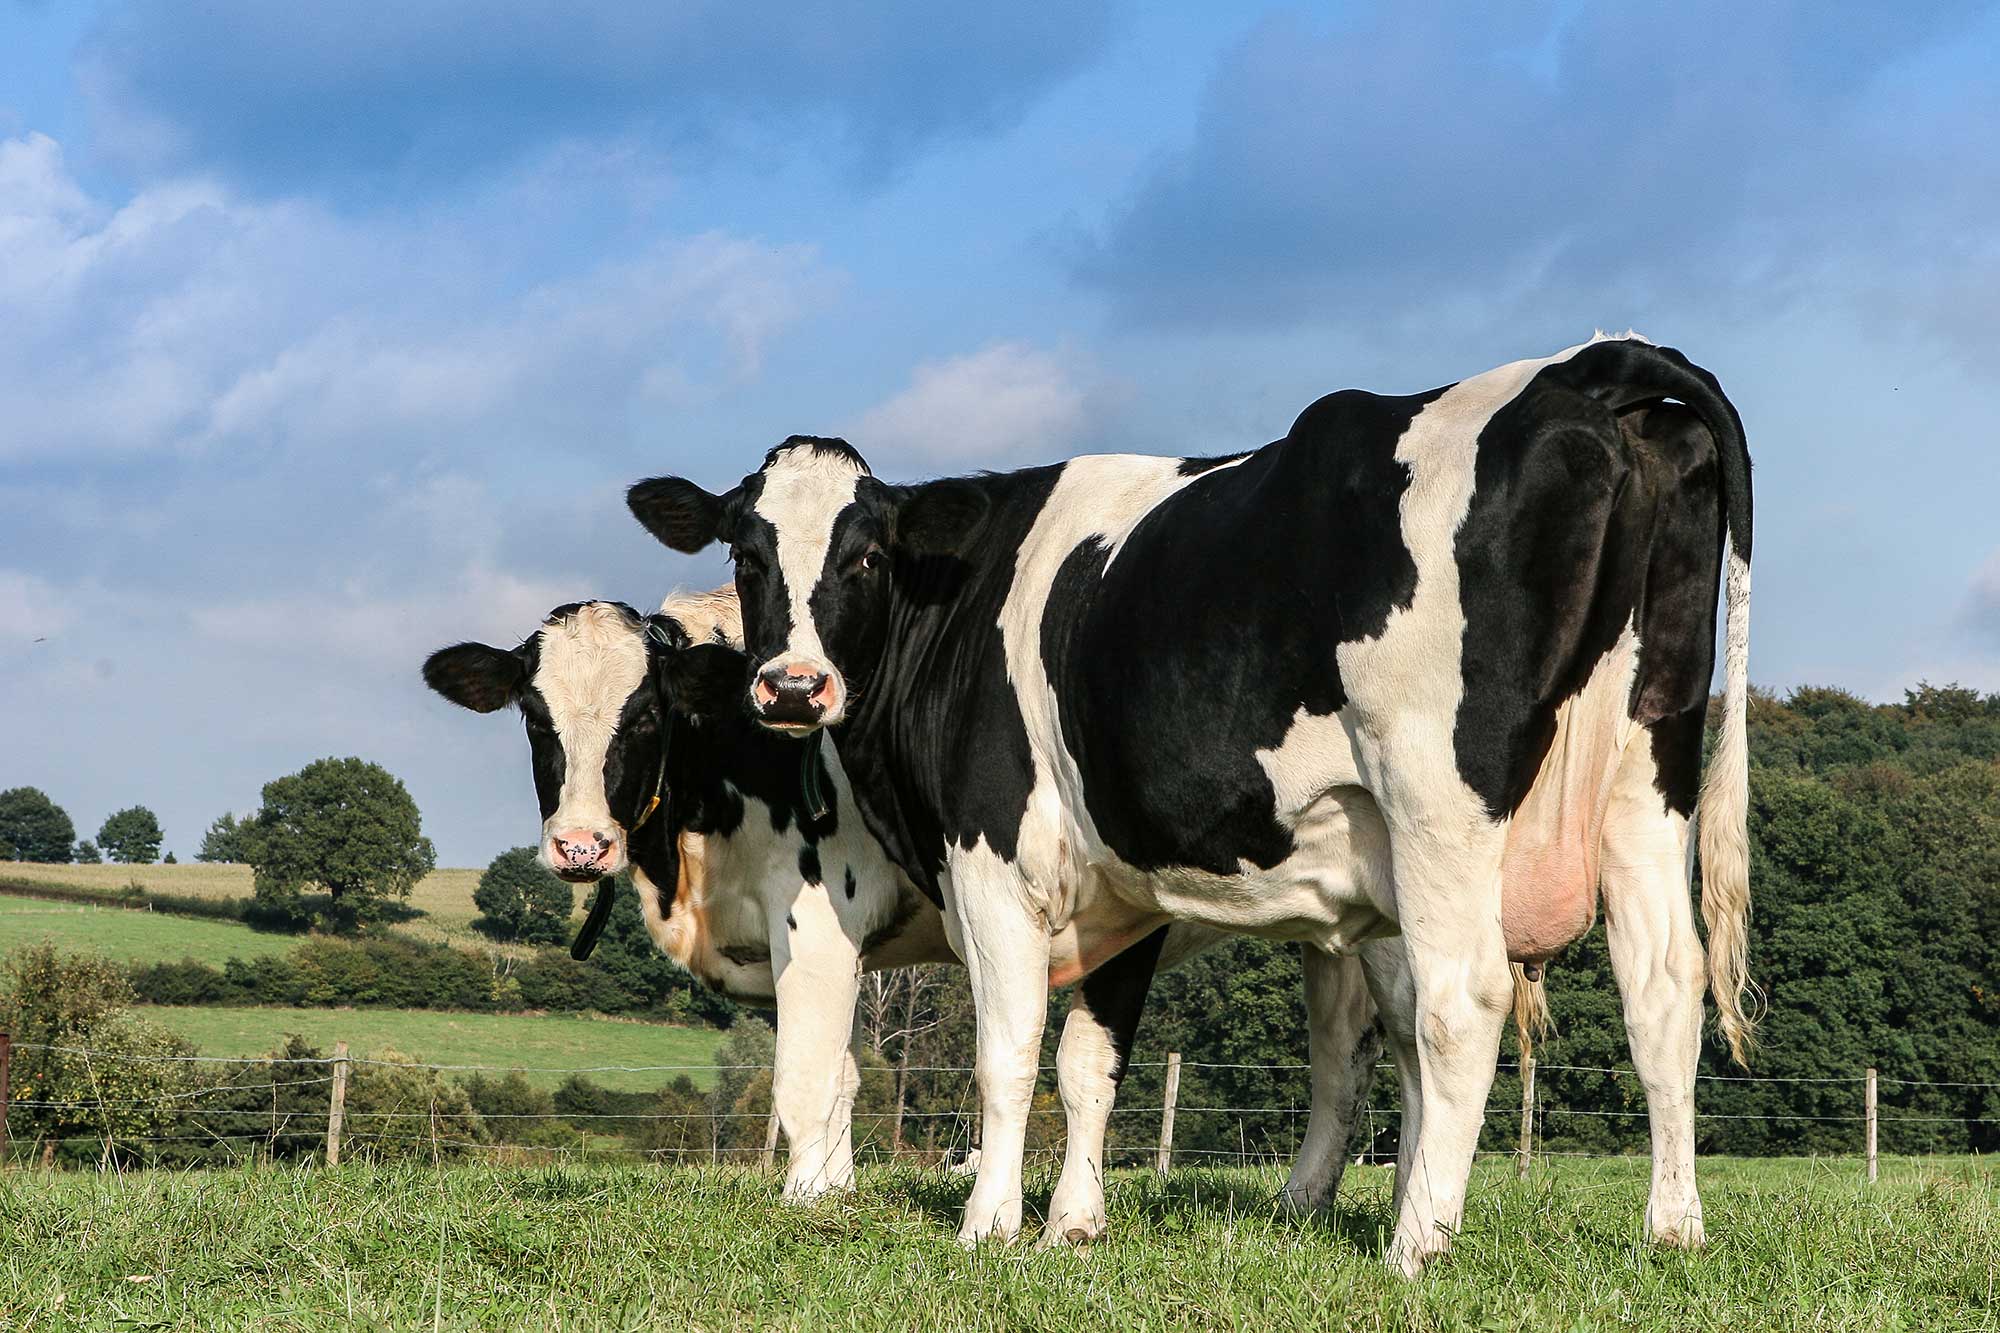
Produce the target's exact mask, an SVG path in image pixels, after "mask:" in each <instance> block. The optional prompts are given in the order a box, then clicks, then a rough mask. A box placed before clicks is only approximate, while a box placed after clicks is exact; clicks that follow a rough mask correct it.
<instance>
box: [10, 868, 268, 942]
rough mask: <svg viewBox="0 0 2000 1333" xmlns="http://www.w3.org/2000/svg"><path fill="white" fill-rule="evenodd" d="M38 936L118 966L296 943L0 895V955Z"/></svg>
mask: <svg viewBox="0 0 2000 1333" xmlns="http://www.w3.org/2000/svg"><path fill="white" fill-rule="evenodd" d="M91 868H92V869H95V867H91ZM44 938H47V939H51V940H54V941H55V942H56V944H57V945H58V946H60V947H62V948H65V949H87V950H90V951H91V952H93V953H101V954H103V955H104V956H105V957H107V958H110V959H113V960H114V961H116V962H121V963H154V962H163V961H165V962H172V961H177V960H179V959H182V958H197V959H200V960H201V961H202V962H204V963H208V964H210V965H211V966H215V967H220V966H221V965H222V963H223V961H224V960H226V959H229V958H256V957H261V956H263V955H265V954H282V953H290V952H291V951H292V950H293V949H295V948H297V947H298V943H299V937H298V936H296V935H281V934H274V933H271V932H267V931H260V930H252V929H250V927H248V926H246V925H244V924H242V923H241V922H238V921H210V920H205V919H203V918H200V917H187V916H171V915H168V914H167V913H164V912H135V911H133V910H131V909H130V908H125V907H91V906H88V905H86V904H82V903H59V902H49V901H47V900H44V899H39V898H14V897H8V896H6V895H4V894H0V953H5V952H6V951H7V950H9V949H12V948H14V947H16V946H17V945H22V944H35V943H38V942H40V941H41V940H42V939H44Z"/></svg>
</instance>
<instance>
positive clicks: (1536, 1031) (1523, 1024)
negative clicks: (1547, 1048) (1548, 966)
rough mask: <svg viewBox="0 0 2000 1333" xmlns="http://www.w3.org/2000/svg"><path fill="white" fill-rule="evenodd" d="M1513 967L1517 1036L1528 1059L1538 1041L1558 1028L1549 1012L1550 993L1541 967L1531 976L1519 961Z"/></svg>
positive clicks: (1523, 1056)
mask: <svg viewBox="0 0 2000 1333" xmlns="http://www.w3.org/2000/svg"><path fill="white" fill-rule="evenodd" d="M1513 969H1514V1036H1515V1038H1516V1040H1518V1041H1519V1042H1520V1044H1521V1058H1522V1059H1523V1060H1525V1059H1527V1058H1528V1057H1529V1056H1531V1055H1533V1054H1534V1053H1535V1043H1536V1042H1538V1041H1540V1040H1541V1039H1542V1038H1544V1037H1546V1036H1548V1035H1549V1033H1550V1032H1552V1031H1554V1030H1555V1017H1554V1016H1553V1015H1552V1014H1550V1013H1549V993H1548V991H1547V990H1546V989H1545V988H1544V987H1543V985H1542V972H1541V969H1540V968H1536V969H1535V974H1534V975H1533V976H1532V977H1531V976H1529V975H1528V970H1527V969H1526V968H1525V967H1523V966H1521V965H1520V964H1519V963H1515V964H1514V965H1513Z"/></svg>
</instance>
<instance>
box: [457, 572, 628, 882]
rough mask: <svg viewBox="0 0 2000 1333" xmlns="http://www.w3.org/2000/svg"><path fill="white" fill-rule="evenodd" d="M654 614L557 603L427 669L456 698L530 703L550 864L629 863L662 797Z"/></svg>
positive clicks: (483, 704) (597, 873)
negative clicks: (526, 624)
mask: <svg viewBox="0 0 2000 1333" xmlns="http://www.w3.org/2000/svg"><path fill="white" fill-rule="evenodd" d="M647 633H648V624H647V622H646V621H644V620H642V619H641V618H640V617H639V615H638V613H637V612H635V611H634V610H632V608H630V607H628V606H625V605H623V604H622V603H617V602H583V603H577V604H573V605H569V606H562V607H558V608H556V610H554V611H553V612H551V613H550V614H549V617H548V619H547V620H545V621H544V622H543V623H542V626H541V628H540V629H539V630H537V631H536V632H535V633H534V634H533V635H532V636H530V637H529V638H528V640H527V641H526V642H524V643H523V644H522V645H521V646H520V647H519V648H517V649H514V650H513V651H512V652H507V651H504V650H502V649H498V648H489V647H487V646H486V645H484V644H459V645H458V646H456V647H453V648H446V649H443V650H441V651H440V652H437V653H434V654H433V655H432V656H431V658H430V660H429V661H428V662H426V663H425V664H424V679H425V680H426V681H427V682H428V683H429V684H430V686H431V688H432V689H434V690H436V691H437V692H438V693H440V694H442V695H444V696H445V697H446V698H447V699H450V700H451V701H452V702H454V703H457V704H460V705H462V706H464V707H466V708H470V709H473V710H474V711H476V712H481V713H488V712H493V711H495V710H497V709H499V708H503V707H505V706H506V705H508V704H510V703H511V704H514V705H515V706H517V707H518V708H519V709H520V710H521V716H522V718H523V720H524V721H525V723H526V725H527V731H528V747H529V751H530V755H531V758H532V761H533V764H534V774H535V795H536V797H537V798H538V800H539V801H540V803H541V809H542V832H541V838H540V840H539V843H540V854H541V860H542V863H543V864H544V865H546V866H548V868H549V869H551V870H553V871H554V872H555V873H556V874H558V875H560V876H562V877H563V878H564V879H567V880H570V881H572V882H577V883H590V882H592V881H595V880H598V879H601V878H603V877H604V876H606V875H615V874H617V873H618V872H619V871H621V870H623V869H624V868H625V867H626V866H627V865H628V864H629V863H630V850H629V840H630V834H631V831H632V830H633V829H634V828H635V827H637V826H638V824H639V823H640V822H641V821H643V820H644V819H645V818H646V816H647V815H648V814H649V813H650V812H651V810H652V808H653V803H654V797H656V796H658V795H659V785H660V774H661V769H662V761H663V759H664V756H665V747H666V743H667V727H666V715H665V714H666V708H665V702H664V700H663V697H662V694H661V689H660V688H659V685H658V683H657V682H656V679H655V672H654V661H655V658H654V653H653V651H652V648H651V645H650V641H649V639H648V637H647Z"/></svg>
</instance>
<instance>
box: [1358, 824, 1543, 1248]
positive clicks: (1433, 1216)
mask: <svg viewBox="0 0 2000 1333" xmlns="http://www.w3.org/2000/svg"><path fill="white" fill-rule="evenodd" d="M1440 804H1441V805H1442V806H1443V808H1442V809H1436V808H1432V809H1422V808H1420V809H1418V810H1415V811H1410V810H1406V811H1402V812H1400V816H1401V817H1400V819H1398V820H1392V823H1391V826H1390V827H1391V834H1390V836H1391V839H1392V843H1393V856H1394V860H1395V867H1396V905H1397V915H1398V918H1399V920H1400V921H1401V924H1402V927H1403V939H1404V942H1405V944H1406V945H1407V947H1408V959H1409V966H1410V975H1411V978H1412V981H1413V983H1414V994H1415V1001H1416V1002H1415V1019H1416V1045H1417V1062H1418V1066H1419V1077H1420V1078H1421V1080H1422V1085H1423V1114H1422V1117H1421V1120H1420V1122H1419V1124H1418V1129H1417V1134H1416V1147H1415V1152H1414V1153H1413V1154H1412V1156H1411V1158H1410V1169H1409V1171H1408V1172H1407V1179H1404V1180H1401V1181H1399V1191H1400V1193H1401V1195H1402V1203H1401V1207H1400V1208H1399V1209H1398V1212H1397V1220H1396V1233H1395V1236H1394V1238H1393V1239H1392V1240H1391V1241H1390V1245H1389V1252H1388V1254H1387V1255H1386V1258H1387V1260H1388V1263H1389V1265H1390V1266H1391V1267H1392V1268H1396V1269H1399V1270H1401V1271H1402V1272H1403V1273H1405V1274H1406V1275H1409V1276H1412V1277H1414V1276H1415V1275H1416V1274H1417V1272H1418V1271H1419V1270H1420V1269H1421V1268H1422V1267H1423V1266H1424V1263H1425V1261H1426V1260H1428V1259H1429V1258H1430V1257H1431V1256H1433V1255H1436V1254H1441V1253H1443V1252H1444V1251H1445V1250H1446V1249H1448V1248H1449V1247H1450V1245H1451V1239H1452V1237H1453V1236H1454V1235H1456V1234H1457V1232H1458V1229H1459V1226H1460V1224H1461V1222H1462V1221H1463V1219H1464V1215H1465V1195H1466V1187H1467V1184H1468V1182H1469V1180H1470V1178H1471V1175H1472V1160H1473V1155H1474V1153H1475V1152H1476V1151H1477V1150H1478V1147H1479V1131H1480V1128H1481V1126H1482V1125H1483V1124H1484V1123H1485V1119H1486V1096H1487V1093H1488V1092H1490V1091H1491V1090H1492V1087H1493V1067H1494V1061H1495V1059H1496V1058H1497V1056H1498V1054H1499V1050H1500V1029H1501V1025H1502V1022H1503V1021H1504V1019H1505V1017H1506V1015H1507V1012H1508V1010H1509V1008H1510V1006H1511V1003H1512V998H1513V979H1512V976H1511V974H1510V973H1509V972H1508V969H1507V945H1506V939H1505V937H1504V935H1503V934H1502V931H1501V928H1500V861H1501V856H1502V853H1503V850H1504V842H1503V833H1502V830H1501V829H1500V828H1499V827H1498V826H1497V825H1495V824H1493V823H1492V822H1491V821H1490V820H1487V819H1486V818H1485V817H1484V816H1483V815H1482V814H1479V813H1476V812H1473V811H1460V810H1454V809H1453V807H1454V806H1456V805H1457V802H1445V803H1440ZM1413 816H1414V817H1413ZM1402 1174H1404V1173H1401V1172H1399V1175H1402Z"/></svg>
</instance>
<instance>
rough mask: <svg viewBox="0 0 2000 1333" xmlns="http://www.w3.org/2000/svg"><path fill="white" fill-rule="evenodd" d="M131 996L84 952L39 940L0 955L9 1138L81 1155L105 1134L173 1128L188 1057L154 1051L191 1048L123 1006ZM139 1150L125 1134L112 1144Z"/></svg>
mask: <svg viewBox="0 0 2000 1333" xmlns="http://www.w3.org/2000/svg"><path fill="white" fill-rule="evenodd" d="M134 998H135V995H134V992H133V989H132V986H131V983H130V982H128V981H127V980H126V979H125V975H124V974H123V973H122V972H120V971H119V970H118V969H117V968H116V967H114V966H113V965H112V964H110V963H109V962H106V961H105V960H104V959H102V958H98V957H95V956H93V955H89V954H66V953H60V952H58V951H57V950H56V948H55V946H54V945H52V944H46V943H44V944H35V945H29V946H26V947H24V948H20V949H16V950H15V951H14V952H12V953H10V954H8V955H7V957H6V959H5V960H4V962H0V1029H6V1030H8V1031H10V1032H12V1033H13V1034H14V1040H15V1043H16V1045H15V1048H14V1049H15V1054H14V1063H13V1070H12V1083H13V1096H14V1099H15V1105H14V1108H13V1113H12V1115H11V1116H10V1124H11V1125H12V1127H13V1131H14V1136H15V1137H16V1138H18V1139H36V1140H44V1141H53V1142H54V1143H55V1144H56V1150H57V1155H58V1156H59V1157H61V1158H62V1159H64V1160H89V1159H95V1158H97V1157H99V1156H100V1155H101V1154H102V1153H104V1152H105V1151H106V1150H107V1148H106V1145H107V1142H108V1143H110V1144H114V1145H115V1144H117V1143H118V1141H119V1140H121V1139H125V1140H136V1139H140V1138H144V1137H146V1136H151V1135H159V1134H166V1133H171V1132H172V1131H171V1128H170V1127H171V1122H172V1118H173V1117H174V1116H175V1115H176V1114H178V1113H179V1111H180V1110H182V1109H184V1108H183V1103H182V1099H181V1098H180V1094H181V1093H182V1092H183V1091H184V1089H185V1088H186V1087H187V1086H188V1080H189V1078H190V1074H191V1070H192V1066H190V1065H188V1064H185V1063H180V1062H167V1063H162V1062H160V1057H162V1056H170V1057H180V1056H188V1055H192V1054H193V1053H194V1048H193V1047H191V1046H189V1045H188V1044H187V1043H186V1042H185V1041H182V1040H181V1039H180V1038H179V1037H176V1036H174V1035H173V1034H172V1033H170V1032H167V1031H166V1030H165V1029H163V1028H159V1027H157V1026H155V1025H153V1024H151V1023H148V1022H146V1021H145V1020H143V1019H140V1018H138V1017H136V1016H134V1015H133V1014H132V1013H130V1012H129V1010H128V1008H127V1006H129V1005H130V1004H131V1003H132V1002H133V1000H134ZM146 1150H147V1148H146V1145H144V1144H140V1143H129V1144H127V1145H126V1146H124V1147H121V1148H119V1150H118V1151H119V1152H120V1155H121V1156H130V1158H131V1160H140V1159H141V1158H143V1155H144V1153H145V1151H146Z"/></svg>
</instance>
